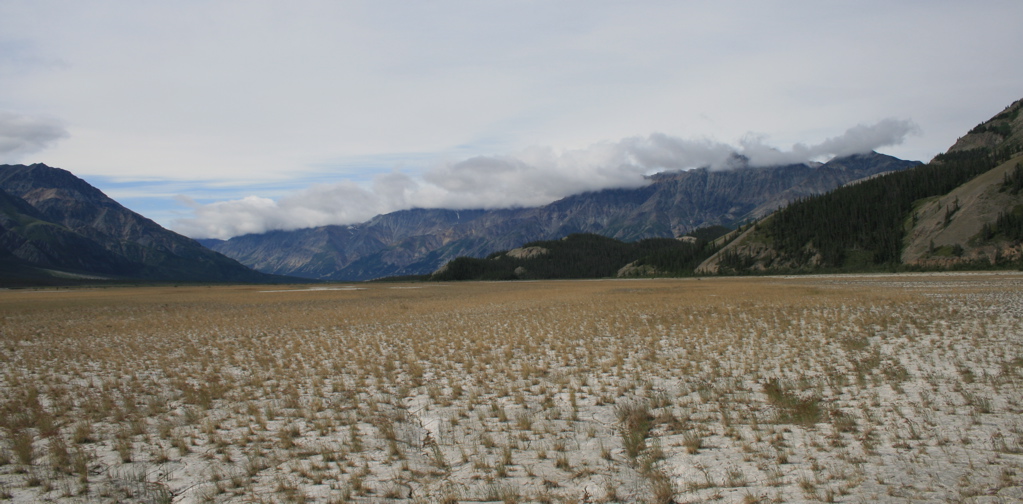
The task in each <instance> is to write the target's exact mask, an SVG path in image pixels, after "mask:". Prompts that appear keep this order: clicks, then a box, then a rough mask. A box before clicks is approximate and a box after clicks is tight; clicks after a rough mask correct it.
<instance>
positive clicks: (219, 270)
mask: <svg viewBox="0 0 1023 504" xmlns="http://www.w3.org/2000/svg"><path fill="white" fill-rule="evenodd" d="M97 280H106V281H109V280H115V281H164V282H168V281H172V282H277V281H281V280H282V279H280V278H275V277H273V276H271V275H266V274H263V273H259V272H257V271H253V270H251V269H250V268H248V267H246V266H244V265H242V264H240V263H238V262H237V261H235V260H233V259H230V258H228V257H225V256H223V255H221V254H219V253H217V252H214V251H212V250H209V249H207V248H205V247H203V246H202V245H200V244H199V243H198V242H196V241H195V240H192V239H190V238H187V237H185V236H182V235H179V234H177V233H174V232H172V231H168V230H167V229H164V228H163V227H161V226H160V225H159V224H157V223H155V222H153V221H151V220H149V219H147V218H145V217H143V216H141V215H139V214H137V213H135V212H133V211H131V210H129V209H127V208H125V207H123V206H121V204H119V203H118V202H116V201H114V200H113V199H111V198H109V197H107V195H105V194H103V192H102V191H100V190H99V189H96V188H95V187H93V186H91V185H89V184H88V183H87V182H85V181H84V180H82V179H80V178H78V177H76V176H74V175H73V174H71V173H70V172H68V171H67V170H62V169H59V168H52V167H49V166H46V165H44V164H33V165H30V166H26V165H0V283H2V284H4V285H21V284H60V283H69V282H76V281H97ZM292 280H295V279H292Z"/></svg>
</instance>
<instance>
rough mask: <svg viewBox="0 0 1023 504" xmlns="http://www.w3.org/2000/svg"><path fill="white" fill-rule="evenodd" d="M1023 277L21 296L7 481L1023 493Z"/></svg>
mask: <svg viewBox="0 0 1023 504" xmlns="http://www.w3.org/2000/svg"><path fill="white" fill-rule="evenodd" d="M1020 282H1021V277H1020V276H1019V275H1011V274H999V275H923V276H905V277H887V276H877V277H869V276H865V277H820V278H810V277H804V278H793V279H783V278H757V279H711V280H708V279H703V280H695V279H693V280H634V281H562V282H517V283H464V284H417V285H390V284H365V285H357V286H354V287H355V288H357V290H356V289H355V288H348V287H350V286H335V287H334V288H332V289H329V290H327V289H319V290H314V289H309V288H307V287H294V288H289V287H264V286H231V287H177V288H175V287H153V288H110V289H92V290H89V289H80V290H40V291H4V292H0V330H2V336H0V391H2V393H0V397H2V398H3V399H0V490H2V492H0V493H5V494H9V495H10V496H11V497H10V498H12V499H13V500H15V501H20V502H31V501H35V500H41V499H51V500H56V501H60V500H62V499H71V500H73V499H83V498H84V499H99V500H104V499H112V500H116V499H123V500H136V501H147V502H167V501H169V500H171V499H174V500H175V502H178V501H194V502H202V501H206V502H228V501H238V502H252V501H256V502H259V501H263V502H301V501H304V500H315V501H331V502H342V501H360V500H365V501H373V500H374V499H382V498H386V499H399V500H413V501H419V502H436V501H445V502H454V501H456V500H486V499H492V500H502V501H504V502H526V501H534V502H551V501H561V502H571V501H573V500H574V501H580V502H581V501H584V500H587V499H589V500H604V501H614V500H624V501H646V502H670V501H672V500H674V501H677V502H684V501H700V500H706V499H714V498H728V499H729V501H758V500H760V498H761V497H763V500H776V499H781V500H802V499H811V498H812V499H818V500H836V501H843V500H856V499H861V500H886V499H894V500H898V499H923V500H969V499H970V498H973V497H976V496H977V495H981V494H983V495H996V496H999V498H1007V499H1009V500H1012V498H1013V496H1015V495H1016V494H1014V493H1012V492H1014V489H1018V486H1019V483H1020V481H1021V475H1023V469H1021V459H1020V454H1021V453H1023V445H1021V442H1023V422H1021V421H1020V420H1019V418H1020V417H1019V413H1020V412H1021V409H1020V408H1021V406H1020V402H1021V401H1023V394H1021V389H1020V385H1021V378H1023V345H1021V343H1023V341H1021V340H1023V330H1021V322H1023V295H1021V293H1020V288H1019V287H1020ZM949 482H954V484H950V483H949ZM992 492H993V493H992Z"/></svg>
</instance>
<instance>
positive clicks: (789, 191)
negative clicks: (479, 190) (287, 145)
mask: <svg viewBox="0 0 1023 504" xmlns="http://www.w3.org/2000/svg"><path fill="white" fill-rule="evenodd" d="M738 161H739V162H740V164H741V163H742V162H743V160H741V159H740V160H738ZM917 164H918V163H917V162H914V161H903V160H900V159H896V158H893V157H890V156H885V155H882V154H877V153H870V154H864V155H856V156H849V157H845V158H840V159H835V160H832V161H830V162H828V163H825V164H822V165H807V164H796V165H787V166H778V167H767V168H754V167H748V166H747V167H740V168H736V169H732V170H722V171H712V170H707V169H697V170H690V171H685V172H674V173H662V174H658V175H655V176H652V177H651V179H650V184H648V185H646V186H643V187H640V188H636V189H609V190H604V191H599V192H592V193H585V194H580V195H575V196H570V197H567V198H564V199H562V200H559V201H556V202H554V203H551V204H549V205H545V206H542V207H532V208H518V209H501V210H462V211H455V210H439V209H434V210H428V209H413V210H404V211H399V212H394V213H390V214H386V215H381V216H377V217H375V218H373V219H371V220H370V221H368V222H365V223H362V224H358V225H353V226H323V227H319V228H311V229H301V230H296V231H275V232H270V233H264V234H258V235H246V236H239V237H235V238H232V239H230V240H227V241H219V240H205V241H203V243H204V244H205V245H207V246H209V247H210V248H212V249H213V250H216V251H218V252H221V253H223V254H225V255H227V256H229V257H232V258H235V259H237V260H239V261H240V262H242V263H243V264H245V265H248V266H251V267H253V268H255V269H257V270H260V271H263V272H267V273H274V274H283V275H296V276H302V277H307V278H317V279H329V280H366V279H372V278H378V277H384V276H392V275H411V274H426V273H430V272H432V271H434V270H436V269H437V268H439V267H440V266H441V265H443V264H445V263H446V262H447V261H449V260H451V259H454V258H455V257H459V256H468V257H484V256H486V255H488V254H491V253H493V252H496V251H501V250H508V249H512V248H515V247H518V246H520V245H521V244H523V243H528V242H532V241H538V240H553V239H560V238H562V237H564V236H567V235H569V234H573V233H596V234H600V235H603V236H607V237H611V238H615V239H618V240H623V241H634V240H638V239H642V238H657V237H662V238H665V237H666V238H674V237H676V236H679V235H682V234H685V233H686V232H688V231H690V230H693V229H696V228H699V227H704V226H710V225H734V224H736V223H739V222H743V221H746V220H751V219H756V218H759V217H762V216H764V215H766V214H768V213H770V212H771V211H773V210H775V209H777V208H778V207H780V206H783V205H785V204H787V203H788V202H791V201H793V200H796V199H799V198H803V197H806V196H809V195H814V194H821V193H823V192H826V191H829V190H831V189H834V188H835V187H838V186H840V185H842V184H846V183H849V182H852V181H855V180H859V179H863V178H865V177H870V176H873V175H876V174H878V173H884V172H888V171H897V170H903V169H906V168H909V167H912V166H915V165H917Z"/></svg>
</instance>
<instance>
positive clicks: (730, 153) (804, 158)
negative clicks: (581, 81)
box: [172, 119, 917, 239]
mask: <svg viewBox="0 0 1023 504" xmlns="http://www.w3.org/2000/svg"><path fill="white" fill-rule="evenodd" d="M916 130H917V127H916V126H915V125H914V124H913V123H912V122H911V121H905V120H897V119H885V120H883V121H881V122H878V123H876V124H874V125H870V126H867V125H859V126H856V127H853V128H850V129H849V130H847V131H846V132H845V133H844V134H842V135H840V136H837V137H833V138H828V139H826V140H824V141H823V142H821V143H819V144H816V145H804V144H796V145H793V146H792V148H791V149H789V150H779V149H777V148H775V147H771V146H769V145H767V144H765V143H764V139H763V138H762V137H757V136H747V137H745V138H743V139H742V140H740V142H739V145H738V146H732V145H728V144H724V143H720V142H715V141H711V140H691V139H682V138H678V137H673V136H669V135H665V134H662V133H655V134H652V135H649V136H646V137H630V138H625V139H622V140H620V141H617V142H602V143H598V144H594V145H591V146H589V147H587V148H585V149H578V150H568V151H556V150H554V149H552V148H546V147H535V148H531V149H527V150H525V151H523V152H520V153H518V154H515V155H505V156H477V157H472V158H469V159H465V160H462V161H457V162H452V163H443V164H439V165H437V166H434V167H433V168H431V169H430V170H428V171H426V172H425V174H424V175H423V176H422V177H421V178H413V177H411V176H409V175H407V174H404V173H401V172H397V171H395V172H390V173H384V174H380V175H378V176H376V177H375V178H374V179H373V182H372V184H371V185H370V186H369V187H364V186H361V185H357V184H355V183H353V182H350V181H344V182H340V183H336V184H317V185H313V186H310V187H309V188H307V189H304V190H301V191H297V192H295V193H293V194H290V195H288V196H285V197H282V198H280V199H279V200H276V201H274V200H271V199H267V198H261V197H257V196H248V197H246V198H242V199H238V200H231V201H220V202H215V203H209V204H205V205H200V204H197V203H195V202H193V201H191V200H189V199H187V198H182V199H181V201H182V202H183V203H185V204H187V205H188V206H190V207H191V208H192V211H193V213H194V217H192V218H187V219H178V220H176V221H174V223H173V224H172V227H173V228H174V229H175V230H176V231H178V232H180V233H183V234H185V235H188V236H192V237H195V238H225V239H226V238H230V237H232V236H238V235H243V234H249V233H263V232H266V231H272V230H291V229H300V228H307V227H316V226H324V225H330V224H356V223H360V222H365V221H366V220H369V219H370V218H372V217H374V216H376V215H380V214H384V213H388V212H393V211H396V210H402V209H408V208H451V209H466V208H511V207H522V206H535V205H544V204H547V203H550V202H552V201H555V200H558V199H560V198H563V197H565V196H569V195H572V194H578V193H581V192H585V191H596V190H601V189H608V188H624V187H639V186H642V185H644V184H646V183H647V182H648V180H647V179H646V177H645V176H646V175H649V174H651V173H655V172H661V171H671V170H688V169H692V168H699V167H709V168H710V169H729V168H731V167H732V164H731V163H734V160H735V156H736V155H741V156H745V157H746V158H747V159H748V160H749V165H750V166H773V165H783V164H794V163H805V162H808V161H812V160H821V159H825V158H830V157H836V156H847V155H852V154H862V153H867V152H870V151H872V150H876V149H879V148H882V147H887V146H891V145H898V144H900V143H902V141H903V139H904V138H905V137H906V135H908V134H910V133H913V132H915V131H916Z"/></svg>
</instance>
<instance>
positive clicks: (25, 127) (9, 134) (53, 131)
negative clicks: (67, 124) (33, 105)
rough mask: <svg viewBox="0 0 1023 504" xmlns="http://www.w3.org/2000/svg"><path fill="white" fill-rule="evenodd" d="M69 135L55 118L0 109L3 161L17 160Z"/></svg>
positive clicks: (0, 152) (0, 154) (0, 143)
mask: <svg viewBox="0 0 1023 504" xmlns="http://www.w3.org/2000/svg"><path fill="white" fill-rule="evenodd" d="M68 136H70V135H68V132H67V130H65V129H64V126H63V125H61V123H60V121H57V120H55V119H50V118H44V117H38V116H37V117H33V116H26V115H19V114H15V113H12V112H2V111H0V160H2V161H5V162H14V161H17V160H19V159H21V158H22V157H23V156H25V155H26V154H31V153H33V152H39V151H41V150H43V149H46V148H47V147H50V146H51V145H53V144H54V143H56V142H57V141H58V140H62V139H64V138H67V137H68Z"/></svg>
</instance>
